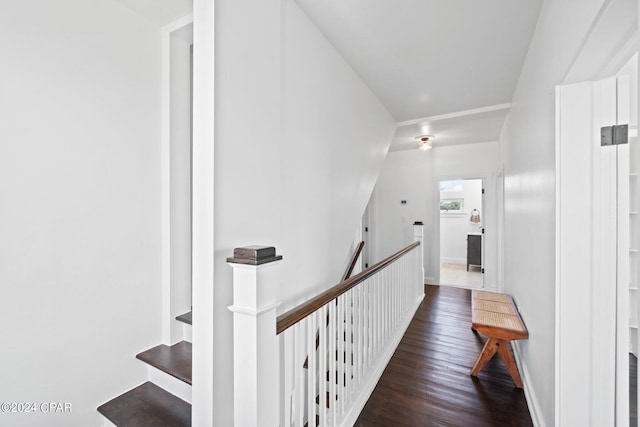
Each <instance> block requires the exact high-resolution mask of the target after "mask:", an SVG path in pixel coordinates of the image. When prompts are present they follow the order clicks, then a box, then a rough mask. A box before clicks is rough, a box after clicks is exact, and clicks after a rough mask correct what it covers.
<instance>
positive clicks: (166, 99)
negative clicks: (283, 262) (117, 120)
mask: <svg viewBox="0 0 640 427" xmlns="http://www.w3.org/2000/svg"><path fill="white" fill-rule="evenodd" d="M191 24H193V15H192V14H190V15H187V16H184V17H182V18H180V19H178V20H176V21H174V22H171V23H169V24H167V25H165V26H164V27H162V29H161V39H162V48H161V50H162V72H161V85H162V87H161V109H162V111H161V117H162V124H161V135H160V210H161V220H160V221H161V225H160V227H161V230H160V236H161V237H160V245H161V278H160V283H161V286H162V320H161V322H162V342H163V343H164V344H167V345H170V344H172V343H173V340H172V337H171V325H172V322H173V318H172V316H171V33H173V32H175V31H177V30H180V29H181V28H183V27H185V26H187V25H191Z"/></svg>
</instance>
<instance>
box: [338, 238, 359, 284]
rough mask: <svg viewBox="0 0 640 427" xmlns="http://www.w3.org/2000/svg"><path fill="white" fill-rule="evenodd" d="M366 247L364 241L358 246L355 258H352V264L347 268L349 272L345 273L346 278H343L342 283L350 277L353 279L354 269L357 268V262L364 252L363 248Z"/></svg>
mask: <svg viewBox="0 0 640 427" xmlns="http://www.w3.org/2000/svg"><path fill="white" fill-rule="evenodd" d="M363 247H364V240H363V241H362V242H360V243H359V244H358V247H357V248H356V251H355V253H354V254H353V258H351V262H350V263H349V267H347V271H345V273H344V276H342V281H343V282H344V281H345V280H347V279H348V278H349V277H351V273H353V269H354V268H356V262H357V261H358V257H359V256H360V253H361V252H362V248H363Z"/></svg>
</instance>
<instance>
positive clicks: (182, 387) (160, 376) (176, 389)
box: [142, 362, 191, 403]
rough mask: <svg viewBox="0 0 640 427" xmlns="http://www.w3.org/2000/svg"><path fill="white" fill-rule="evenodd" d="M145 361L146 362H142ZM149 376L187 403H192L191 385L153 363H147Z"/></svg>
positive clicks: (156, 383)
mask: <svg viewBox="0 0 640 427" xmlns="http://www.w3.org/2000/svg"><path fill="white" fill-rule="evenodd" d="M142 363H144V362H142ZM145 365H146V366H147V378H148V379H149V381H151V382H152V383H154V384H155V385H157V386H158V387H161V388H163V389H165V390H166V391H168V392H169V393H171V394H173V395H174V396H177V397H179V398H180V399H182V400H184V401H185V402H187V403H191V385H189V384H187V383H185V382H184V381H181V380H179V379H177V378H176V377H173V376H171V375H169V374H167V373H166V372H163V371H161V370H159V369H157V368H154V367H153V366H151V365H147V364H146V363H145Z"/></svg>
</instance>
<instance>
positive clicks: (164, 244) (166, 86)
mask: <svg viewBox="0 0 640 427" xmlns="http://www.w3.org/2000/svg"><path fill="white" fill-rule="evenodd" d="M170 50H171V32H170V31H167V30H166V27H165V28H163V29H162V89H161V91H162V94H161V99H162V101H161V104H162V129H161V136H160V211H161V220H160V221H161V225H160V227H161V230H160V236H161V237H160V240H161V242H160V244H161V263H162V266H161V269H162V272H161V279H160V282H161V286H162V342H163V343H164V344H170V343H171V318H170V313H171V167H170V164H169V163H170V151H171V138H170V126H169V120H170V117H171V104H170V92H171V88H170V75H169V70H170V68H171V58H170Z"/></svg>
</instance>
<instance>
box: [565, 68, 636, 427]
mask: <svg viewBox="0 0 640 427" xmlns="http://www.w3.org/2000/svg"><path fill="white" fill-rule="evenodd" d="M629 81H630V80H629V77H628V76H624V75H620V76H613V77H610V78H607V79H603V80H601V81H598V82H585V83H579V84H573V85H566V86H561V87H558V90H557V147H556V185H557V203H556V211H557V245H556V250H557V254H556V255H557V257H556V258H557V269H556V270H557V272H556V288H557V292H556V361H557V366H556V420H557V424H558V425H584V426H603V425H611V426H614V425H615V426H619V427H620V426H628V425H629V326H630V325H629V302H630V298H629V295H630V292H632V291H630V290H629V260H630V257H633V256H634V255H633V252H630V247H629V219H630V217H631V216H632V215H630V210H629V200H630V199H629V182H630V179H632V178H630V175H629V144H627V143H624V144H620V145H605V146H603V145H602V144H601V135H602V130H601V128H603V127H610V126H614V125H618V124H622V122H625V123H629V120H630V118H631V117H632V116H634V115H637V113H635V112H632V111H631V102H630V100H631V96H630V95H631V94H632V93H633V90H631V89H630V84H629ZM634 123H637V121H635V120H634ZM617 129H618V130H621V128H617ZM607 132H608V131H607V130H606V129H605V133H607ZM632 142H633V140H632ZM585 243H586V244H585ZM584 402H592V404H591V405H589V407H588V408H587V409H586V410H585V406H584Z"/></svg>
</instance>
